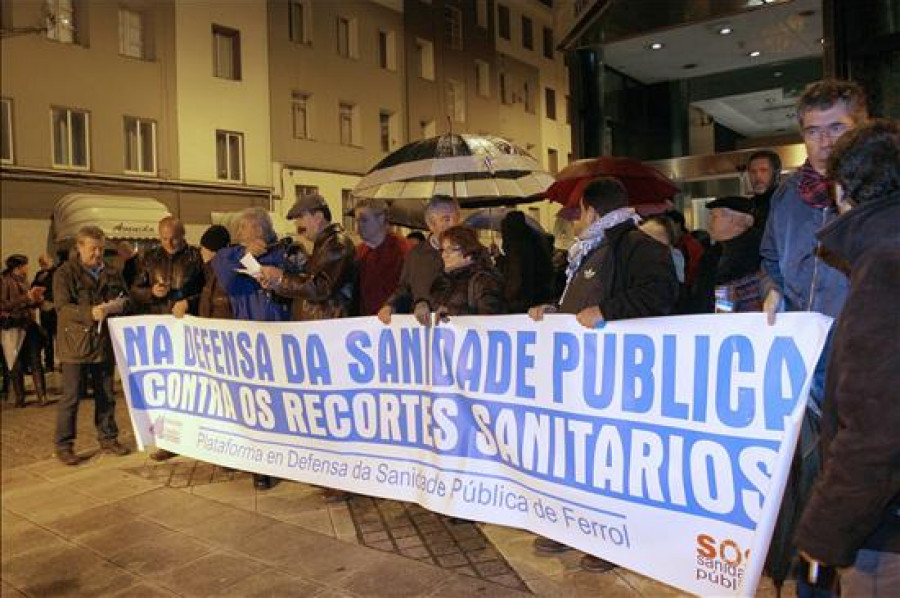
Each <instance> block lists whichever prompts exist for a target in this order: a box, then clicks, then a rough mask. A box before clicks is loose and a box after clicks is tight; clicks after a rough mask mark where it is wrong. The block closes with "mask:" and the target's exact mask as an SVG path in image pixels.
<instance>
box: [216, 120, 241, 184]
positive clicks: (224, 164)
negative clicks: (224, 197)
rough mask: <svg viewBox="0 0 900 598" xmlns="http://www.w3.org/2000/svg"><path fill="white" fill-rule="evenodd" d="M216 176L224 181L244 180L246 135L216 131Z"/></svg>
mask: <svg viewBox="0 0 900 598" xmlns="http://www.w3.org/2000/svg"><path fill="white" fill-rule="evenodd" d="M216 177H217V178H218V179H219V180H222V181H233V182H237V183H239V182H241V181H243V180H244V135H243V134H241V133H234V132H231V131H216Z"/></svg>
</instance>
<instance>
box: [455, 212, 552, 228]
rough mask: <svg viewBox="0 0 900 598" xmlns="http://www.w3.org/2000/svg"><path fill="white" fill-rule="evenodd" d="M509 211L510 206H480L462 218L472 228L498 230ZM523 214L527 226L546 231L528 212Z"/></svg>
mask: <svg viewBox="0 0 900 598" xmlns="http://www.w3.org/2000/svg"><path fill="white" fill-rule="evenodd" d="M511 211H512V210H511V209H510V208H481V209H480V210H475V211H474V212H472V213H471V214H469V215H468V216H466V217H465V219H463V224H465V225H466V226H470V227H472V228H478V229H485V230H496V231H499V230H500V223H501V222H503V219H504V218H506V215H507V214H509V213H510V212H511ZM523 215H524V216H525V223H526V224H528V226H530V227H531V228H533V229H534V230H536V231H537V232H539V233H544V234H546V233H547V231H546V230H544V227H543V226H541V223H540V222H538V221H537V220H535V219H534V218H532V217H531V216H529V215H528V214H523Z"/></svg>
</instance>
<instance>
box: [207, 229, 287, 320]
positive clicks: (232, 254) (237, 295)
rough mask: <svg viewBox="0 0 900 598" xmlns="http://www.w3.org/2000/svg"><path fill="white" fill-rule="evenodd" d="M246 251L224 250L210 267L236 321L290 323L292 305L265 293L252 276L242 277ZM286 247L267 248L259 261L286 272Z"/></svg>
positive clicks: (277, 245) (240, 249) (221, 250)
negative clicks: (288, 321) (225, 295)
mask: <svg viewBox="0 0 900 598" xmlns="http://www.w3.org/2000/svg"><path fill="white" fill-rule="evenodd" d="M244 253H246V249H245V248H244V246H242V245H235V246H233V247H224V248H222V249H220V250H219V251H217V252H216V255H215V257H213V259H211V260H210V262H209V266H210V268H211V269H212V271H213V272H214V273H215V275H216V279H217V280H218V281H219V286H220V287H221V289H222V292H224V293H225V294H227V295H228V300H229V303H230V304H231V312H232V317H233V318H234V319H235V320H254V321H258V322H284V321H287V320H290V319H291V302H290V300H288V299H283V298H280V297H278V296H277V295H276V294H274V293H271V292H269V291H266V290H265V289H263V288H262V286H260V284H259V283H258V282H257V281H256V279H255V278H253V277H252V276H248V275H247V274H241V273H239V272H238V270H240V269H243V268H244V266H243V264H241V258H242V257H244ZM285 256H286V251H285V246H284V245H282V244H280V243H278V244H275V245H272V246H270V247H268V248H267V250H266V253H264V254H263V255H260V256H257V258H256V260H257V261H258V262H259V263H260V264H262V265H263V266H275V267H276V268H283V267H284V263H285Z"/></svg>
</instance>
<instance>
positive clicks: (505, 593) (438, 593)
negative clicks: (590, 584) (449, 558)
mask: <svg viewBox="0 0 900 598" xmlns="http://www.w3.org/2000/svg"><path fill="white" fill-rule="evenodd" d="M460 596H466V597H467V598H469V597H473V596H474V597H483V598H526V597H528V596H531V594H530V593H529V592H524V591H519V590H514V589H512V588H507V587H504V586H501V585H498V584H495V583H491V582H489V581H484V580H481V579H478V578H472V577H466V576H461V575H460V576H457V577H455V578H451V579H448V580H446V581H445V582H444V583H443V584H441V586H440V587H438V588H437V589H436V590H435V591H434V592H432V593H431V594H429V595H428V598H458V597H460ZM585 596H588V595H587V594H586V595H585ZM598 596H599V594H598ZM604 598H606V597H605V596H604Z"/></svg>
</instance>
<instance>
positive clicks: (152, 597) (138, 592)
mask: <svg viewBox="0 0 900 598" xmlns="http://www.w3.org/2000/svg"><path fill="white" fill-rule="evenodd" d="M109 596H110V598H174V597H176V596H178V594H175V593H174V592H170V591H169V590H167V589H165V588H163V587H160V586H155V585H150V584H149V583H137V584H135V585H133V586H128V587H127V588H125V589H124V590H120V591H118V592H116V593H114V594H109Z"/></svg>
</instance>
